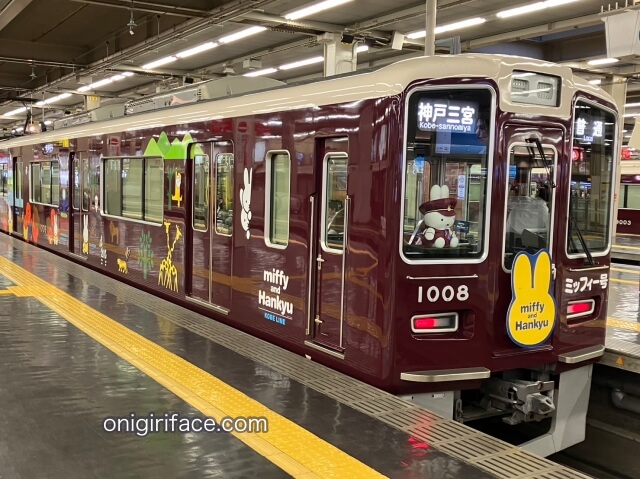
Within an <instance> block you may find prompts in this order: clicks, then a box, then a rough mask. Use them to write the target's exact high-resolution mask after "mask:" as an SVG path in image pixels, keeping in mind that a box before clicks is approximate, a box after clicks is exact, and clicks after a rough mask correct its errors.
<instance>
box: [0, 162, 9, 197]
mask: <svg viewBox="0 0 640 479" xmlns="http://www.w3.org/2000/svg"><path fill="white" fill-rule="evenodd" d="M5 174H6V175H7V176H6V177H5V176H4V175H5ZM8 175H9V164H8V163H0V198H6V197H7V196H9V188H7V187H6V186H5V185H6V184H7V183H9V176H8ZM1 178H7V180H6V181H5V182H3V181H2V179H1Z"/></svg>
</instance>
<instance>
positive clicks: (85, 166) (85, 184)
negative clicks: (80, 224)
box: [82, 158, 91, 211]
mask: <svg viewBox="0 0 640 479" xmlns="http://www.w3.org/2000/svg"><path fill="white" fill-rule="evenodd" d="M89 175H90V168H89V158H83V159H82V211H89V205H90V204H91V198H90V197H91V183H90V181H91V179H90V177H89Z"/></svg>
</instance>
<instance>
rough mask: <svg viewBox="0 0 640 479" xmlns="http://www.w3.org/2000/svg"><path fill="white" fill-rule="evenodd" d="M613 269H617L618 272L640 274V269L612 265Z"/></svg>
mask: <svg viewBox="0 0 640 479" xmlns="http://www.w3.org/2000/svg"><path fill="white" fill-rule="evenodd" d="M611 271H615V272H616V273H629V274H640V269H624V268H614V267H611Z"/></svg>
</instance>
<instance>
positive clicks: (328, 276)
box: [310, 138, 350, 351]
mask: <svg viewBox="0 0 640 479" xmlns="http://www.w3.org/2000/svg"><path fill="white" fill-rule="evenodd" d="M316 146H317V150H316V151H317V152H318V155H317V158H318V159H319V158H322V160H321V161H318V162H317V168H318V170H316V171H317V175H316V178H317V185H316V191H317V192H318V194H317V195H315V197H314V200H315V202H317V205H316V206H315V210H316V211H315V217H316V219H315V221H314V229H313V231H315V232H316V233H315V235H313V233H312V235H313V236H314V237H313V238H312V241H314V242H315V245H310V247H311V248H313V247H314V246H315V249H314V250H313V251H314V255H313V258H312V262H311V267H310V274H311V275H312V279H313V281H311V282H310V283H311V284H312V285H314V286H315V301H314V302H313V304H314V306H313V309H312V310H311V311H312V316H313V318H312V327H311V331H310V333H311V338H312V340H313V341H314V342H316V343H318V344H321V345H323V346H325V347H328V348H331V349H334V350H338V351H340V350H342V349H344V346H343V337H342V336H343V326H344V311H345V308H344V307H345V285H346V284H345V280H346V278H345V274H346V270H345V261H346V255H345V244H346V239H347V233H348V224H349V203H350V200H349V197H348V195H347V164H348V155H347V152H348V141H347V138H331V139H323V140H319V142H318V144H317V145H316ZM312 291H313V289H312ZM311 307H312V306H311V305H310V308H311Z"/></svg>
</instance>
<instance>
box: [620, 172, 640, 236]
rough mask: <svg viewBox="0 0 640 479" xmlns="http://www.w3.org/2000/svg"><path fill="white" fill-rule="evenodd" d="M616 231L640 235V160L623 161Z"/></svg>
mask: <svg viewBox="0 0 640 479" xmlns="http://www.w3.org/2000/svg"><path fill="white" fill-rule="evenodd" d="M620 172H621V173H622V174H621V175H620V192H619V195H618V196H619V202H618V203H619V207H618V222H617V226H616V232H617V233H618V234H623V235H640V161H637V160H635V161H634V160H626V161H623V162H622V165H621V171H620Z"/></svg>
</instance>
